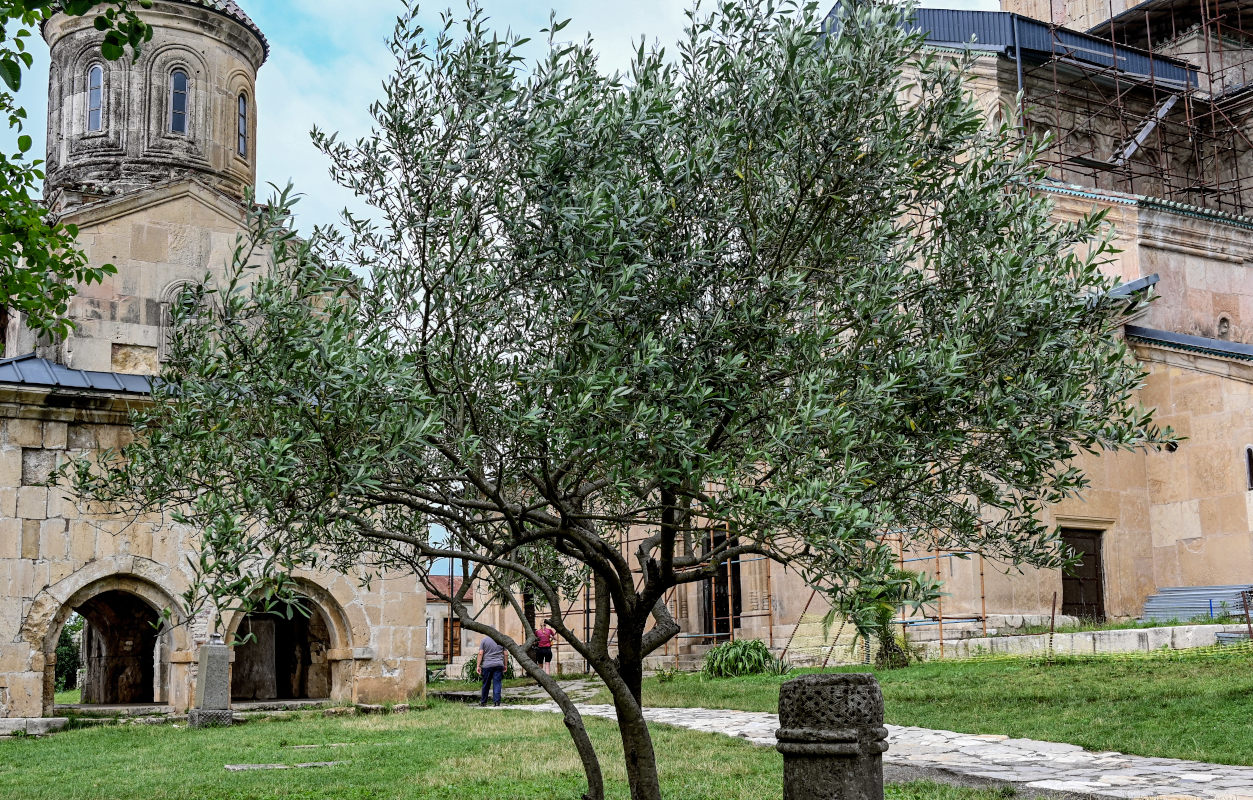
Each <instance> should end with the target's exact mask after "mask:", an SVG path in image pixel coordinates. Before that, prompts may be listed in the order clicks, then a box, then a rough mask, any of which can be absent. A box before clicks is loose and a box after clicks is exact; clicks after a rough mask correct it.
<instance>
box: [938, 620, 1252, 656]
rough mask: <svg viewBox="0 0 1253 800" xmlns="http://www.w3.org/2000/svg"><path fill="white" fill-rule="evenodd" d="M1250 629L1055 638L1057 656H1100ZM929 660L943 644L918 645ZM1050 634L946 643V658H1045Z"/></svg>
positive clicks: (1178, 646)
mask: <svg viewBox="0 0 1253 800" xmlns="http://www.w3.org/2000/svg"><path fill="white" fill-rule="evenodd" d="M1244 630H1246V628H1245V626H1244V625H1171V626H1166V627H1162V628H1129V629H1126V630H1113V631H1085V632H1083V633H1058V634H1054V635H1053V653H1054V654H1055V655H1076V656H1077V655H1093V654H1096V653H1137V652H1139V653H1147V652H1150V651H1152V650H1162V649H1167V650H1187V649H1189V648H1193V647H1208V646H1209V645H1213V644H1217V643H1218V634H1219V633H1224V632H1238V631H1244ZM916 645H917V647H918V648H919V649H920V650H921V651H922V652H923V654H924V655H925V657H926V658H927V659H928V660H930V659H938V658H941V655H940V643H939V642H917V643H916ZM1048 648H1049V635H1048V634H1047V633H1044V634H1040V635H1037V636H988V637H979V638H974V639H959V640H955V641H947V640H946V641H945V642H944V655H943V658H975V657H978V656H998V655H1006V656H1036V655H1038V656H1045V655H1048Z"/></svg>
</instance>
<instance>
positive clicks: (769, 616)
mask: <svg viewBox="0 0 1253 800" xmlns="http://www.w3.org/2000/svg"><path fill="white" fill-rule="evenodd" d="M764 563H765V565H766V636H767V637H768V639H769V642H770V644H769V646H770V649H771V650H773V649H774V595H773V594H772V593H771V586H770V573H771V571H772V570H773V569H774V562H773V561H771V560H770V559H766V561H765V562H764ZM1244 607H1245V609H1248V607H1249V604H1248V603H1245V604H1244Z"/></svg>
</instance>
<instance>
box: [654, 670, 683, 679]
mask: <svg viewBox="0 0 1253 800" xmlns="http://www.w3.org/2000/svg"><path fill="white" fill-rule="evenodd" d="M680 674H682V670H680V669H679V668H678V667H662V668H661V669H659V670H657V671H656V672H655V673H654V674H653V677H654V678H656V679H657V682H658V683H669V682H670V681H672V680H674V679H675V678H677V677H678V676H679V675H680Z"/></svg>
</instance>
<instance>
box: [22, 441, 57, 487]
mask: <svg viewBox="0 0 1253 800" xmlns="http://www.w3.org/2000/svg"><path fill="white" fill-rule="evenodd" d="M56 468H57V451H56V450H44V449H42V448H36V447H27V448H25V449H23V450H22V485H23V486H43V485H46V484H47V483H48V480H49V478H51V477H52V471H53V470H54V469H56Z"/></svg>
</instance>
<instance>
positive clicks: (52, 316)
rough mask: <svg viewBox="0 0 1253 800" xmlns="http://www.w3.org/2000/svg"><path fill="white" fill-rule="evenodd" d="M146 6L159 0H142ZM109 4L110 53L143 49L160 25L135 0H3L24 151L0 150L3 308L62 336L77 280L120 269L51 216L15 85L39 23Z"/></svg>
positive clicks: (9, 73) (10, 110) (8, 94)
mask: <svg viewBox="0 0 1253 800" xmlns="http://www.w3.org/2000/svg"><path fill="white" fill-rule="evenodd" d="M139 5H140V6H142V7H144V8H149V7H151V5H152V3H151V0H139ZM99 6H105V8H104V10H103V12H102V13H100V14H98V15H97V16H96V27H97V28H98V29H100V30H102V31H105V37H104V42H103V44H102V51H103V55H104V57H105V58H108V59H118V58H121V57H122V56H123V55H124V54H125V52H126V49H127V48H130V49H131V51H132V52H134V53H135V55H136V57H138V52H139V47H140V45H141V44H143V43H144V42H147V41H148V40H150V39H151V38H152V29H151V28H150V27H149V26H148V25H147V24H145V23H144V22H143V21H142V20H140V19H139V17H138V16H137V15H136V13H135V12H134V11H133V10H131V9H130V8H129V4H128V1H127V0H61V2H56V1H55V0H0V22H2V23H3V25H2V26H0V81H3V84H4V86H3V87H0V118H7V121H8V125H9V129H10V130H11V131H15V132H17V133H18V134H19V135H18V137H17V145H18V152H17V153H0V308H4V309H7V311H8V313H14V312H16V313H18V314H21V315H22V317H23V321H24V322H25V323H26V325H27V326H29V327H30V328H31V329H33V330H35V331H38V332H40V333H44V334H49V335H53V336H60V335H64V334H65V333H67V332H68V331H69V329H70V322H69V320H68V319H67V317H66V314H67V313H68V311H69V302H70V298H71V297H73V295H74V291H75V285H76V284H80V283H88V284H89V283H93V282H99V281H101V280H102V279H103V278H104V276H105V275H112V274H114V273H115V272H116V270H115V269H114V267H113V266H112V265H110V264H104V265H99V266H92V265H90V264H88V262H87V258H86V256H85V255H84V254H83V253H82V252H81V251H79V250H78V249H76V247H75V245H74V238H75V237H76V236H77V235H78V231H77V230H76V229H75V228H74V226H73V225H64V224H62V223H60V222H57V221H55V220H53V219H51V218H49V216H48V214H47V212H46V211H45V210H44V208H43V207H42V206H41V204H40V201H39V198H38V197H37V196H36V186H38V185H39V183H40V182H41V181H43V178H44V173H43V162H42V161H39V160H30V159H28V158H27V153H28V152H29V151H30V149H31V147H32V145H33V142H32V141H31V137H30V136H28V135H26V134H24V133H21V131H22V129H23V127H24V125H25V122H26V118H27V115H26V109H24V108H22V107H20V106H18V105H17V103H16V99H15V97H14V94H13V93H14V92H16V91H17V90H18V89H19V88H21V85H22V74H23V72H24V71H25V70H28V69H30V66H31V64H32V63H34V59H33V56H32V55H31V53H30V52H29V50H28V49H27V46H28V41H29V39H30V37H31V34H32V31H33V29H34V28H35V26H36V25H38V24H39V23H40V22H41V21H42V20H45V19H47V18H48V17H50V16H52V14H53V13H55V12H56V11H62V12H64V13H66V14H71V15H74V16H83V15H85V14H87V13H90V12H91V11H92V10H93V9H95V8H97V7H99Z"/></svg>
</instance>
